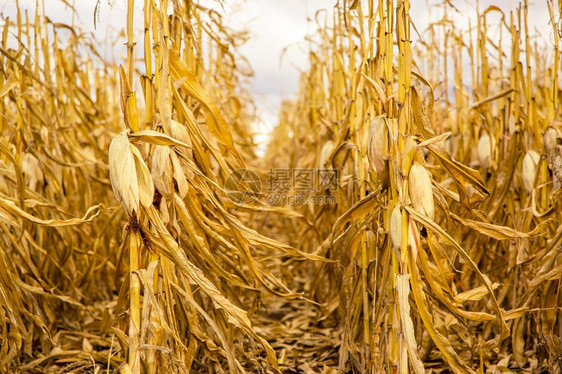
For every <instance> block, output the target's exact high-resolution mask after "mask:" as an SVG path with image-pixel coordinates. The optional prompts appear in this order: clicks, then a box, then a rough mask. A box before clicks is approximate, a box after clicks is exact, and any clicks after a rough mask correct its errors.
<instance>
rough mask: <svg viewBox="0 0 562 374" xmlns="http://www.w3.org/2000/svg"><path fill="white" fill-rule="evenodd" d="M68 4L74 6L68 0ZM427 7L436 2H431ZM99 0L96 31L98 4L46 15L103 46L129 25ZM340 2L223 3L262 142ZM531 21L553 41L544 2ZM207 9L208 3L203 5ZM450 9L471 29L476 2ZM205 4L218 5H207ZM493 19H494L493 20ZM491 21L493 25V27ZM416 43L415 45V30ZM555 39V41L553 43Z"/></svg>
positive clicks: (422, 2) (83, 2) (55, 0)
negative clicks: (322, 19) (311, 37)
mask: <svg viewBox="0 0 562 374" xmlns="http://www.w3.org/2000/svg"><path fill="white" fill-rule="evenodd" d="M68 1H69V2H70V3H72V2H73V0H68ZM428 1H429V3H433V2H434V1H432V0H428ZM428 1H426V0H415V1H411V3H412V10H411V17H412V18H413V21H414V23H415V24H416V27H417V29H418V30H419V31H420V32H423V30H424V29H425V28H426V26H427V23H428V20H429V19H430V18H432V19H435V18H436V17H438V16H439V14H438V13H439V10H438V9H437V8H431V7H428V6H427V5H426V4H427V2H428ZM110 2H111V5H109V4H108V0H100V2H99V5H100V8H99V18H98V22H97V28H96V30H94V8H95V4H96V0H74V4H75V8H76V11H77V12H76V13H77V14H76V15H74V19H73V14H72V12H71V11H70V10H69V9H68V7H66V6H65V5H64V4H63V3H62V2H61V1H60V0H44V3H45V8H46V14H47V16H48V17H50V18H51V19H52V20H53V21H54V22H64V23H68V24H70V23H71V22H72V21H74V22H75V23H78V24H81V25H82V27H83V28H84V29H86V30H92V31H94V33H95V35H96V38H97V39H99V40H103V39H104V38H107V36H108V35H110V34H111V33H112V30H116V29H119V28H121V27H124V24H125V20H126V11H125V9H126V1H125V0H111V1H110ZM336 2H337V0H228V1H225V8H226V14H227V22H228V24H229V25H230V26H232V27H233V28H235V29H242V28H246V29H248V30H249V32H250V35H251V39H250V40H249V41H248V42H247V43H246V44H245V45H244V46H242V48H241V52H242V54H244V55H245V56H246V57H247V58H248V59H249V61H250V63H251V64H252V67H253V69H254V73H255V76H254V78H253V79H252V81H251V83H250V87H249V88H250V90H251V92H252V93H253V94H254V97H255V101H256V103H257V106H258V109H259V111H260V114H261V117H262V121H261V123H259V124H257V131H258V133H260V134H258V136H257V137H256V140H257V141H258V142H265V141H266V140H267V134H268V133H269V131H270V130H271V128H272V127H273V126H274V125H275V124H276V119H277V112H278V110H279V105H280V102H281V100H282V99H283V98H287V97H290V96H292V95H293V94H294V93H295V92H296V90H297V87H298V78H299V71H300V70H302V69H305V68H306V66H307V57H308V54H307V45H306V44H305V42H304V39H305V36H306V35H308V34H310V33H311V32H313V31H314V30H315V27H316V24H315V21H314V18H315V15H316V13H317V12H318V11H319V10H320V9H325V10H326V13H322V14H323V15H328V18H331V16H330V14H331V12H332V9H333V7H334V5H335V4H336ZM530 2H531V4H532V5H531V9H530V13H529V20H530V22H531V29H537V30H538V31H539V33H540V34H542V35H543V36H544V37H545V38H546V39H549V36H550V35H551V27H550V25H549V24H548V10H547V7H546V0H534V1H533V0H531V1H530ZM14 3H15V1H14V0H0V12H1V13H2V15H3V16H10V17H12V19H13V17H14V14H15V13H14ZM135 3H136V8H137V12H136V18H135V21H136V24H137V26H138V27H139V29H140V28H141V26H142V25H141V22H142V17H141V14H142V6H143V3H144V1H140V0H137V1H135ZM203 3H205V2H203ZM452 3H453V4H454V5H455V6H456V7H457V8H458V9H459V10H460V13H458V14H454V12H452V14H451V13H449V15H450V16H453V17H454V20H455V22H456V24H457V25H458V26H460V27H462V26H463V25H464V26H465V27H466V26H467V25H468V19H467V14H473V13H474V4H475V3H476V1H472V0H453V1H452ZM494 3H495V4H500V5H501V7H502V9H504V11H506V12H507V11H508V10H509V9H510V8H511V5H512V4H515V5H517V4H519V1H515V0H496V1H494V0H480V9H485V8H486V7H487V6H488V5H490V4H494ZM20 4H21V5H22V6H24V7H26V8H28V9H30V10H31V11H32V10H33V9H34V5H35V0H20ZM207 4H211V5H212V4H215V5H216V4H217V3H216V2H215V1H213V0H207ZM493 17H494V16H493V15H492V14H491V16H490V18H493ZM495 22H496V21H494V20H493V19H490V22H489V23H491V24H493V23H495ZM412 38H413V39H414V42H415V41H416V39H417V36H416V35H415V33H414V31H413V30H412ZM550 39H551V38H550ZM114 53H116V57H117V58H119V55H120V54H124V53H125V47H124V46H122V45H120V44H119V45H116V46H115V51H114Z"/></svg>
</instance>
